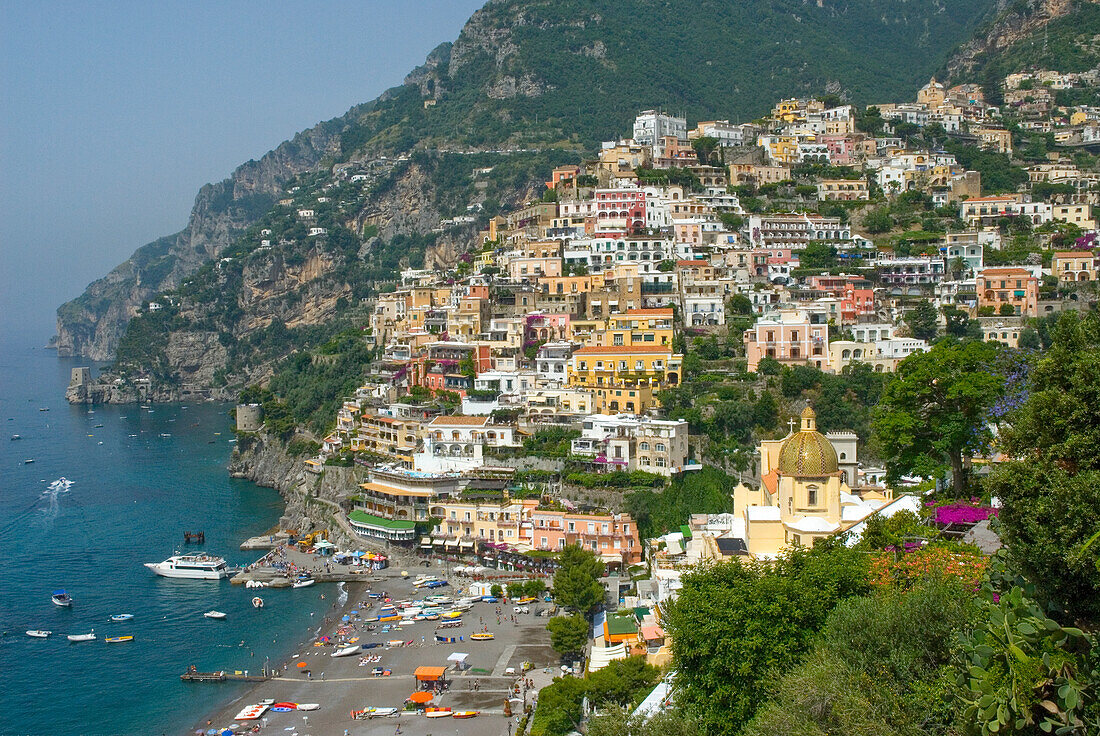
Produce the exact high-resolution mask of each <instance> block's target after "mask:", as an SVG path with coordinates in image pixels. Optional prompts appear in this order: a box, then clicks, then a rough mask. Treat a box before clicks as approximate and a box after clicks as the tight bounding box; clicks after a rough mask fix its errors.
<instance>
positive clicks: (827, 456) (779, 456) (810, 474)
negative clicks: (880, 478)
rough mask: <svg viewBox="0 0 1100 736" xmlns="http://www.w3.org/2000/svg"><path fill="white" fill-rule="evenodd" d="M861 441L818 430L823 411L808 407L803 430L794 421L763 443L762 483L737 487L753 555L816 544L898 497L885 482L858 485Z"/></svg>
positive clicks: (764, 556)
mask: <svg viewBox="0 0 1100 736" xmlns="http://www.w3.org/2000/svg"><path fill="white" fill-rule="evenodd" d="M857 441H858V438H857V437H856V435H855V434H853V433H851V432H837V433H830V434H829V435H824V434H822V433H821V432H818V431H817V414H816V413H815V412H814V410H813V409H812V408H810V407H806V409H804V410H803V411H802V416H801V427H800V429H799V430H798V431H797V432H796V431H794V427H793V425H792V427H791V431H790V432H789V433H788V434H787V436H786V437H784V438H782V439H779V440H765V441H763V442H761V443H760V447H759V454H760V475H761V482H760V486H759V487H758V488H750V487H749V486H747V485H745V484H744V483H741V484H739V485H738V486H737V488H736V489H734V492H733V500H734V510H733V513H734V516H735V517H736V518H737V520H738V522H739V523H738V524H737V526H741V525H742V524H743V525H744V526H743V530H744V531H743V536H742V538H743V539H744V542H745V547H746V550H747V552H748V554H749V555H751V556H752V557H755V558H757V559H772V558H774V557H776V556H777V555H778V554H779V553H780V552H781V551H782V550H783V549H784V548H785V547H788V546H791V545H796V544H799V545H802V546H803V547H811V546H813V544H814V542H815V541H817V540H818V539H822V538H824V537H828V536H832V535H833V534H836V533H837V532H842V531H846V530H848V529H850V528H851V527H853V526H855V525H856V524H858V523H859V522H860V521H862V520H863V519H865V518H866V517H868V516H869V515H871V514H872V513H874V512H875V511H877V510H878V509H880V508H882V507H883V506H885V505H886V504H888V503H889V502H890V501H891V500H892V499H893V493H892V492H891V491H889V490H887V489H884V488H881V487H875V486H869V487H862V488H859V492H856V491H853V490H852V488H853V486H856V487H858V486H859V463H858V461H857V459H856V444H857ZM738 531H740V530H738Z"/></svg>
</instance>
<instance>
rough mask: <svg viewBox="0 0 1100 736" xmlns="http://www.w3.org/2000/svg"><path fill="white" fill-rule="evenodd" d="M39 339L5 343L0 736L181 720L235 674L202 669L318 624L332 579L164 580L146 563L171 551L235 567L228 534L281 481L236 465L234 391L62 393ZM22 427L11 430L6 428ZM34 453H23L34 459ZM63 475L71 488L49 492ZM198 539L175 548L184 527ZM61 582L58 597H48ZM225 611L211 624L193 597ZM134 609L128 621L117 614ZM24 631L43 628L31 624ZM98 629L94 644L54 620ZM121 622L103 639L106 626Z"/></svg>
mask: <svg viewBox="0 0 1100 736" xmlns="http://www.w3.org/2000/svg"><path fill="white" fill-rule="evenodd" d="M78 365H88V362H87V361H84V360H70V359H59V358H58V357H57V354H56V353H55V352H53V351H50V350H46V349H44V348H43V347H42V346H41V342H35V341H31V340H28V339H23V340H18V339H17V340H14V341H7V340H5V342H4V343H3V344H2V345H0V427H2V432H0V632H2V635H0V734H4V735H5V736H6V735H7V734H19V735H28V734H33V735H34V736H38V735H40V734H41V735H43V736H45V735H49V736H61V735H68V734H87V735H88V736H93V735H95V736H98V735H100V734H103V735H115V734H134V735H141V736H151V735H152V736H155V735H156V734H186V733H193V729H195V728H196V727H197V726H196V724H199V723H203V722H204V721H205V718H206V717H207V714H208V713H210V712H211V711H213V710H215V709H216V708H219V707H221V706H223V705H224V704H226V703H228V702H230V701H232V700H233V699H234V698H239V697H241V696H242V694H243V692H244V688H246V687H248V685H247V684H240V683H219V684H188V683H184V682H181V680H180V675H181V674H182V673H183V672H184V671H185V669H186V668H187V667H188V665H192V664H193V665H195V666H196V667H197V668H198V669H199V670H200V671H214V670H220V669H228V670H242V671H243V670H248V671H250V672H259V671H260V670H261V669H262V668H263V667H264V665H265V663H267V664H269V665H270V666H272V667H274V666H276V665H278V664H280V663H282V662H283V661H285V660H286V659H287V658H288V657H289V655H290V654H291V653H293V652H294V651H296V649H295V647H296V645H297V644H299V643H300V642H301V641H303V640H304V639H305V638H306V637H307V636H308V635H309V633H310V632H312V631H313V630H315V629H316V627H317V625H318V624H319V622H320V618H321V616H322V612H323V611H325V610H328V609H327V608H326V605H331V603H332V600H331V599H330V600H329V601H327V602H326V601H324V600H321V595H322V594H325V593H327V594H328V595H329V596H332V595H339V591H337V590H336V589H335V588H332V586H314V587H313V588H308V589H301V590H290V589H287V590H270V589H268V590H264V591H263V592H262V595H263V597H264V601H265V606H264V607H263V608H262V609H256V608H253V606H252V605H251V599H252V597H253V595H254V591H251V590H245V589H244V587H243V586H236V585H230V584H229V582H227V581H221V582H215V581H189V580H167V579H164V578H159V577H157V576H155V575H154V574H153V573H152V572H150V571H149V570H147V569H146V568H144V567H143V566H142V563H143V562H160V561H162V560H164V559H165V558H167V557H168V556H170V555H171V554H173V553H175V552H177V551H184V550H188V551H191V550H194V551H199V550H201V551H205V552H211V553H216V554H218V555H221V556H224V557H225V558H226V559H227V560H228V561H229V562H230V563H231V564H239V565H244V564H247V563H250V562H253V561H254V560H256V559H257V558H258V557H259V556H260V555H262V554H263V553H262V552H241V551H240V550H239V545H240V543H241V542H242V541H243V540H245V539H246V538H248V537H250V536H253V535H257V534H262V533H264V532H265V531H268V530H269V529H271V528H272V526H273V525H275V524H276V523H277V521H278V518H279V516H280V514H281V513H282V510H283V504H282V501H281V499H280V497H279V495H278V493H277V492H276V491H274V490H272V489H269V488H261V487H259V486H256V485H254V484H252V483H249V482H247V481H243V480H234V479H231V478H230V477H229V476H228V474H227V473H226V463H227V462H228V460H229V456H230V453H231V452H232V450H233V444H232V440H233V433H232V424H231V420H230V417H229V410H230V408H231V407H230V406H228V405H224V404H210V403H193V404H169V405H163V404H158V405H153V406H152V407H149V408H141V407H139V406H137V405H132V406H95V407H91V408H89V407H86V406H70V405H69V404H68V403H67V402H66V401H65V398H64V394H65V387H66V386H67V385H68V383H69V377H70V370H71V369H72V368H73V367H75V366H78ZM14 435H19V436H20V439H10V438H11V437H13V436H14ZM32 460H33V462H29V461H32ZM61 477H64V478H67V479H69V480H70V481H72V486H71V488H70V490H69V491H67V492H58V493H54V492H51V491H49V490H48V487H49V485H50V483H51V482H52V481H55V480H57V479H59V478H61ZM199 530H201V531H203V532H205V534H206V543H205V545H202V546H199V547H196V546H195V545H190V546H185V545H184V538H183V534H184V532H185V531H199ZM58 589H64V590H66V591H68V592H69V594H70V595H71V596H72V597H73V599H74V605H73V606H72V608H71V609H66V608H60V607H58V606H55V605H53V603H52V602H51V601H50V595H51V593H52V592H53V591H54V590H58ZM210 610H219V611H223V612H225V613H227V614H228V618H227V619H226V620H224V621H215V620H211V619H207V618H204V617H203V615H202V614H203V613H204V612H205V611H210ZM121 613H131V614H133V615H134V618H133V620H132V621H130V622H128V623H112V622H111V621H110V620H109V619H110V617H111V616H112V615H114V614H121ZM28 629H45V630H49V631H52V632H53V634H52V635H51V636H50V637H49V638H48V639H32V638H30V637H28V636H27V635H26V634H25V632H26V631H27V630H28ZM93 630H94V631H95V634H96V636H97V637H98V638H97V639H96V640H95V641H92V642H86V643H70V642H68V641H67V640H66V638H65V637H66V635H67V634H74V633H75V634H84V633H88V632H90V631H93ZM123 635H132V636H133V637H134V639H133V641H131V642H129V643H119V644H107V643H106V642H105V641H104V639H105V638H106V637H108V636H123Z"/></svg>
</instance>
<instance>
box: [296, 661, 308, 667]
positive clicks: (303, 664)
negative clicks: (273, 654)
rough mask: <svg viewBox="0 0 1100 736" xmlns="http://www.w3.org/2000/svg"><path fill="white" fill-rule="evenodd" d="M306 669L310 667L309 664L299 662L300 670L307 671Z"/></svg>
mask: <svg viewBox="0 0 1100 736" xmlns="http://www.w3.org/2000/svg"><path fill="white" fill-rule="evenodd" d="M306 667H309V662H299V663H298V668H299V669H305V668H306Z"/></svg>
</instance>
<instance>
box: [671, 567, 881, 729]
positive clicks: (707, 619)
mask: <svg viewBox="0 0 1100 736" xmlns="http://www.w3.org/2000/svg"><path fill="white" fill-rule="evenodd" d="M866 573H867V560H866V558H865V556H864V555H863V554H861V553H859V552H854V551H852V550H848V549H846V548H844V547H843V546H837V547H836V548H834V549H820V550H818V549H814V550H805V549H801V548H795V549H794V550H791V551H789V552H787V553H786V554H784V555H783V556H782V557H780V558H779V559H778V560H774V561H771V562H767V563H764V562H748V561H745V562H743V561H740V560H737V559H734V560H732V561H729V562H719V563H716V564H713V565H707V566H701V567H698V568H696V569H695V570H693V571H691V572H689V573H687V574H686V575H684V577H683V587H682V588H681V590H680V595H679V596H678V597H677V599H676V600H675V601H674V602H672V603H671V605H669V606H668V608H667V610H666V615H665V624H666V625H665V628H666V630H667V631H668V632H669V634H670V635H671V637H672V656H673V664H674V666H675V668H676V671H677V675H676V687H677V695H676V703H677V705H678V706H680V707H682V708H685V709H686V710H688V711H689V712H691V713H693V714H695V715H697V716H698V717H699V719H700V720H701V721H702V726H703V728H702V729H701V730H700V733H707V734H714V735H716V736H723V735H726V734H734V733H736V732H737V731H738V729H740V728H741V726H743V725H744V724H745V723H746V722H747V721H748V720H749V719H750V718H751V717H752V716H753V714H754V713H755V711H756V709H757V708H758V707H759V706H760V704H761V703H762V702H764V700H765V696H766V693H767V691H768V689H769V688H770V684H771V682H772V678H771V673H772V672H774V671H783V670H784V669H787V668H790V667H792V666H794V665H795V664H796V663H797V662H798V661H799V660H800V659H801V657H802V655H803V654H804V653H805V652H806V651H807V650H808V649H809V648H810V645H811V644H812V643H813V640H814V637H815V635H816V634H817V631H818V629H820V627H821V625H822V623H823V622H824V621H825V618H826V616H827V615H828V614H829V612H830V611H831V610H832V609H833V607H834V606H835V605H836V604H837V603H838V602H840V601H841V600H844V599H845V598H848V597H849V596H853V595H859V594H862V593H863V592H865V591H866V589H867V582H866Z"/></svg>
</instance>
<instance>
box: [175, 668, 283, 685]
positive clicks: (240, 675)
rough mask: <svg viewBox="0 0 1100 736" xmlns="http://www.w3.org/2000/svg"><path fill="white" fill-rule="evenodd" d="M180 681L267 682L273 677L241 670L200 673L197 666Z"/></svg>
mask: <svg viewBox="0 0 1100 736" xmlns="http://www.w3.org/2000/svg"><path fill="white" fill-rule="evenodd" d="M180 679H181V680H183V681H184V682H266V681H267V680H270V679H271V677H270V676H269V675H267V674H262V675H250V674H248V672H247V670H246V671H244V672H241V671H239V670H238V671H234V672H226V671H225V670H222V671H220V672H199V671H198V668H196V667H195V665H191V666H190V667H188V668H187V671H186V672H184V673H183V674H182V675H180Z"/></svg>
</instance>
